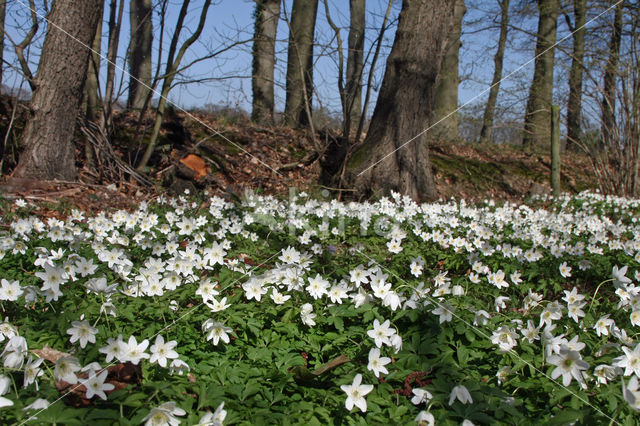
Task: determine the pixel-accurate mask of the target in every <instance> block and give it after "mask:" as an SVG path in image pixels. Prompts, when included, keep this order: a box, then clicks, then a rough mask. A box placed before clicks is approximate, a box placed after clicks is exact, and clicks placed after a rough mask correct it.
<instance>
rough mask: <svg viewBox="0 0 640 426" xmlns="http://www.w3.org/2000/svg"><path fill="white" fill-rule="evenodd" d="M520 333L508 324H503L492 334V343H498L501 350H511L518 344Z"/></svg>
mask: <svg viewBox="0 0 640 426" xmlns="http://www.w3.org/2000/svg"><path fill="white" fill-rule="evenodd" d="M517 340H518V334H517V333H516V332H514V331H513V330H512V329H510V328H509V327H507V326H506V325H503V326H501V327H500V328H498V329H497V330H496V331H494V332H493V334H492V335H491V343H493V344H494V345H498V348H499V350H500V351H501V352H509V351H510V350H511V349H513V348H514V347H515V346H517V345H518V341H517Z"/></svg>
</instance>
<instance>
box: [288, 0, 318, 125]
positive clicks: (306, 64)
mask: <svg viewBox="0 0 640 426" xmlns="http://www.w3.org/2000/svg"><path fill="white" fill-rule="evenodd" d="M317 13H318V0H294V1H293V7H292V10H291V24H290V27H289V50H288V53H287V88H286V92H287V97H286V101H285V108H284V118H285V123H286V124H287V125H289V126H292V127H304V126H306V125H308V124H309V123H310V122H311V117H309V116H307V109H308V110H309V111H311V104H312V102H311V100H312V97H313V39H314V32H315V26H316V15H317Z"/></svg>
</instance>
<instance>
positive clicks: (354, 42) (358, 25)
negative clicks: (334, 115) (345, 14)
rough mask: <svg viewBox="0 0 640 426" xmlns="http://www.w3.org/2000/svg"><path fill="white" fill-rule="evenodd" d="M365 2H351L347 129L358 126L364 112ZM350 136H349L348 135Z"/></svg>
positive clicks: (346, 84)
mask: <svg viewBox="0 0 640 426" xmlns="http://www.w3.org/2000/svg"><path fill="white" fill-rule="evenodd" d="M365 12H366V2H365V0H349V40H348V44H347V45H348V53H347V76H346V82H345V93H346V99H345V100H346V102H345V104H346V107H347V112H346V114H345V120H346V121H347V123H345V129H347V133H350V131H351V129H352V127H353V126H354V124H355V125H356V126H357V125H358V121H359V120H360V115H361V111H362V73H363V69H364V36H365V34H364V31H365ZM347 136H348V135H347Z"/></svg>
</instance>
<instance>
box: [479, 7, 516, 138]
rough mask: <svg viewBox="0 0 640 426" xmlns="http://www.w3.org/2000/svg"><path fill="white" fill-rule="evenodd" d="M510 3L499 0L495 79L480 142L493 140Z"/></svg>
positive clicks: (490, 92) (494, 64)
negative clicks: (498, 31)
mask: <svg viewBox="0 0 640 426" xmlns="http://www.w3.org/2000/svg"><path fill="white" fill-rule="evenodd" d="M509 2H510V0H498V4H499V5H500V36H499V37H498V49H497V50H496V54H495V56H494V57H493V79H492V80H491V87H490V88H489V98H488V99H487V103H486V105H485V109H484V114H483V117H482V129H480V142H488V141H490V140H491V133H492V131H493V120H494V117H495V112H496V102H497V101H498V93H499V92H500V82H501V81H502V66H503V64H504V51H505V48H506V45H507V33H508V31H509Z"/></svg>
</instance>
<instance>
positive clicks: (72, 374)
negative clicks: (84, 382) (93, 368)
mask: <svg viewBox="0 0 640 426" xmlns="http://www.w3.org/2000/svg"><path fill="white" fill-rule="evenodd" d="M80 368H81V366H80V363H79V362H78V359H77V358H74V357H60V358H58V360H57V361H56V366H55V368H54V370H53V377H54V378H55V379H56V380H63V381H65V382H67V383H69V384H71V385H75V384H76V383H78V377H77V376H76V371H80Z"/></svg>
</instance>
